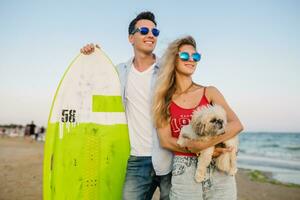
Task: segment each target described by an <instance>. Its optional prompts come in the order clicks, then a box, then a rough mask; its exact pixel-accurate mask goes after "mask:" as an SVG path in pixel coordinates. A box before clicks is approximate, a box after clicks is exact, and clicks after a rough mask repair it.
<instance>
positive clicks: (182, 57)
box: [179, 52, 190, 61]
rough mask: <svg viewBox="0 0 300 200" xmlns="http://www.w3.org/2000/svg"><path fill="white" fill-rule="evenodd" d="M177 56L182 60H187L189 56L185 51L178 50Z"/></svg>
mask: <svg viewBox="0 0 300 200" xmlns="http://www.w3.org/2000/svg"><path fill="white" fill-rule="evenodd" d="M179 58H180V59H181V60H183V61H188V60H189V58H190V55H189V54H188V53H187V52H180V53H179Z"/></svg>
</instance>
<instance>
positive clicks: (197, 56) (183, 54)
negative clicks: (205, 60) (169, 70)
mask: <svg viewBox="0 0 300 200" xmlns="http://www.w3.org/2000/svg"><path fill="white" fill-rule="evenodd" d="M178 55H179V58H180V59H181V60H182V61H188V60H189V59H190V56H191V57H192V58H193V61H195V62H198V61H200V60H201V54H200V53H198V52H195V53H193V54H192V55H190V54H189V53H188V52H179V53H178Z"/></svg>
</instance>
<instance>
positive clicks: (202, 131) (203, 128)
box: [200, 124, 206, 136]
mask: <svg viewBox="0 0 300 200" xmlns="http://www.w3.org/2000/svg"><path fill="white" fill-rule="evenodd" d="M205 126H206V124H201V130H200V131H201V135H203V136H205Z"/></svg>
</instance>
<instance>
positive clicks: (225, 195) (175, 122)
mask: <svg viewBox="0 0 300 200" xmlns="http://www.w3.org/2000/svg"><path fill="white" fill-rule="evenodd" d="M200 59H201V55H200V54H199V53H198V52H197V48H196V42H195V40H194V39H193V38H192V37H191V36H187V37H183V38H180V39H177V40H175V41H173V42H172V43H171V44H170V45H169V47H168V48H167V50H166V52H165V53H164V56H163V59H162V62H161V70H160V72H159V74H158V80H157V85H156V89H155V93H154V101H153V116H154V123H155V125H156V127H157V128H158V133H159V139H160V143H161V145H162V146H163V147H164V148H167V149H170V150H172V151H173V153H174V155H175V156H174V158H173V169H172V187H171V191H170V199H171V200H172V199H174V200H175V199H180V200H201V199H204V200H217V199H218V200H219V199H222V200H235V199H237V192H236V182H235V177H234V176H230V175H227V174H225V173H223V172H220V171H218V170H217V169H216V168H215V166H214V165H213V164H211V165H210V166H209V167H208V173H207V179H206V180H204V181H203V182H201V183H197V182H196V181H195V173H196V166H197V162H198V161H197V156H196V154H195V153H199V152H200V151H201V150H203V149H206V148H208V147H210V146H215V145H217V144H219V143H222V142H223V141H225V140H228V139H229V138H232V137H234V136H235V135H237V134H238V133H240V132H241V131H242V129H243V126H242V124H241V123H240V121H239V119H238V117H237V116H236V114H235V113H234V112H233V110H232V109H231V108H230V107H229V105H228V104H227V102H226V101H225V99H224V97H223V95H222V94H221V93H220V92H219V90H218V89H217V88H215V87H213V86H209V87H206V86H202V85H198V84H196V83H194V82H193V80H192V75H193V73H194V72H195V70H196V66H197V62H198V61H200ZM209 104H218V105H220V106H222V107H223V108H224V109H225V111H226V113H227V119H228V123H227V125H226V127H225V133H224V134H222V135H219V136H216V138H214V139H212V140H210V141H208V142H200V141H195V140H190V142H189V143H188V144H187V146H186V148H187V149H183V148H181V147H179V145H178V144H177V138H178V136H179V133H180V130H181V128H182V126H183V125H188V124H189V123H190V120H191V116H192V113H193V111H194V110H195V109H197V108H198V107H201V106H207V105H209ZM229 151H230V150H229Z"/></svg>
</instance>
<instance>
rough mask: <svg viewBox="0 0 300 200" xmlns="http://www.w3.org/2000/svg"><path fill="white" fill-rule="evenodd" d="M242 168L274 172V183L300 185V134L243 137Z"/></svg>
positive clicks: (257, 134)
mask: <svg viewBox="0 0 300 200" xmlns="http://www.w3.org/2000/svg"><path fill="white" fill-rule="evenodd" d="M239 142H240V143H239V153H238V167H240V168H244V169H256V170H261V171H266V172H271V173H272V176H273V178H274V179H276V180H279V181H281V182H284V183H295V184H300V133H279V132H276V133H271V132H270V133H260V132H255V133H253V132H243V133H241V134H239Z"/></svg>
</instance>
